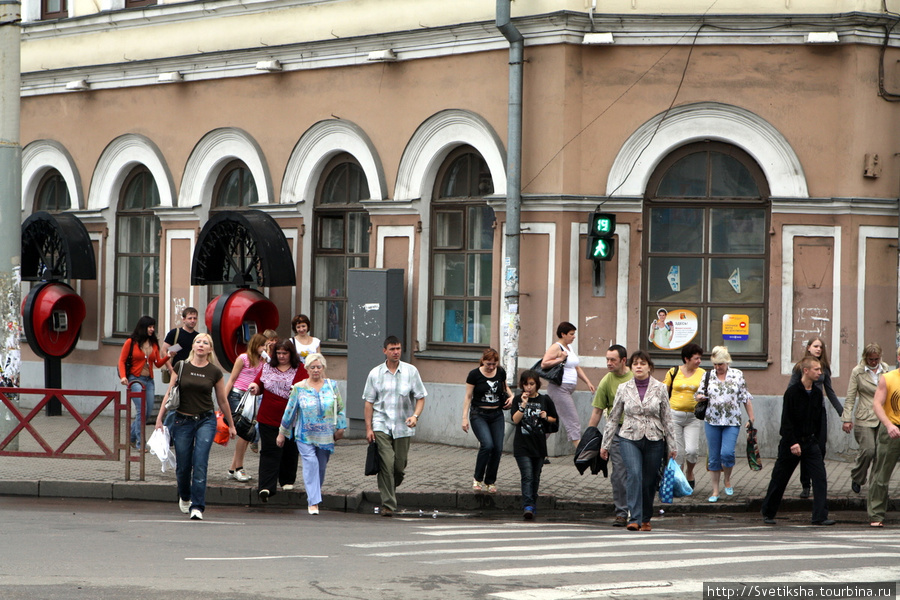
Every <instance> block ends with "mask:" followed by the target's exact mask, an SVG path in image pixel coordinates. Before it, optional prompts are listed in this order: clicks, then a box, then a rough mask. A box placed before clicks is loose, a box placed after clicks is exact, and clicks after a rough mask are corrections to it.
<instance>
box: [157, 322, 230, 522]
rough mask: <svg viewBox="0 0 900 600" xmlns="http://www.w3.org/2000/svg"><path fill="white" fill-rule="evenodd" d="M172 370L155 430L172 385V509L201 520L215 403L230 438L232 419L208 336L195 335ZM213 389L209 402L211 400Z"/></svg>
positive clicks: (214, 432) (160, 421)
mask: <svg viewBox="0 0 900 600" xmlns="http://www.w3.org/2000/svg"><path fill="white" fill-rule="evenodd" d="M179 373H180V374H179ZM175 374H176V375H177V377H175V378H173V379H172V381H171V382H170V383H169V389H168V390H166V395H165V397H164V398H163V402H162V406H161V407H160V409H159V415H157V417H156V428H157V429H162V427H163V420H164V419H165V416H166V402H167V401H168V399H169V394H171V393H172V389H173V388H174V387H175V385H178V387H179V393H180V398H181V401H180V402H179V404H178V408H176V409H175V420H174V423H173V425H172V431H171V435H172V441H173V443H174V444H175V464H176V466H175V478H176V480H177V481H178V507H179V508H180V509H181V512H183V513H185V514H188V513H190V515H191V519H194V520H202V519H203V511H204V510H205V509H206V471H207V467H208V466H209V449H210V448H211V447H212V443H213V438H214V437H215V435H216V412H215V410H216V404H217V403H218V406H219V410H221V411H222V414H223V415H224V416H225V422H227V423H228V433H229V437H230V438H231V439H234V438H235V436H236V435H237V432H236V431H235V430H234V421H233V420H232V419H231V408H230V407H229V405H228V396H227V395H226V394H225V381H224V379H222V369H220V368H219V365H218V362H217V361H216V355H215V353H214V352H213V347H212V338H211V337H210V336H209V334H208V333H199V334H197V337H195V338H194V343H193V344H192V345H191V353H190V355H188V359H187V360H186V361H184V362H181V363H178V364H177V365H175ZM213 393H215V396H216V397H215V401H213Z"/></svg>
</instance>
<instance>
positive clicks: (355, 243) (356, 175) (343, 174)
mask: <svg viewBox="0 0 900 600" xmlns="http://www.w3.org/2000/svg"><path fill="white" fill-rule="evenodd" d="M322 173H323V175H322V179H321V180H320V183H319V188H318V190H317V191H316V207H315V213H314V218H315V224H314V226H315V240H314V245H313V264H314V268H313V314H312V321H313V327H312V331H313V332H314V333H315V334H316V336H317V337H320V338H321V339H322V340H323V341H329V342H337V343H339V344H344V343H346V342H347V269H352V268H354V267H368V266H369V213H368V212H366V210H365V209H364V208H363V207H362V205H361V204H360V202H361V201H362V200H368V199H369V197H370V196H369V184H368V181H367V180H366V175H365V173H364V172H363V170H362V167H360V166H359V163H358V162H356V160H355V159H354V158H353V157H352V156H350V155H349V154H340V155H338V156H336V157H335V158H333V159H332V160H331V161H330V162H329V163H328V164H327V165H326V166H325V169H324V171H323V172H322Z"/></svg>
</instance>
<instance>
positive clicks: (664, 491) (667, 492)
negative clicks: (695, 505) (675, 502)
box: [659, 458, 680, 504]
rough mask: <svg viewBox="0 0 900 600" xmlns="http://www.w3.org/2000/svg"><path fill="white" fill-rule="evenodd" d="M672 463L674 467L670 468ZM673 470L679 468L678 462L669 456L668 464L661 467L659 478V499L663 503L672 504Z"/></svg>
mask: <svg viewBox="0 0 900 600" xmlns="http://www.w3.org/2000/svg"><path fill="white" fill-rule="evenodd" d="M673 465H674V466H675V469H673V468H672V466H673ZM675 470H680V469H678V463H676V462H675V461H674V460H672V459H671V458H670V459H669V464H668V465H666V468H665V469H663V474H662V479H660V480H659V501H660V502H662V503H663V504H672V497H673V495H674V492H675Z"/></svg>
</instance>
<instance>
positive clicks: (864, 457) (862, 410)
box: [841, 344, 890, 494]
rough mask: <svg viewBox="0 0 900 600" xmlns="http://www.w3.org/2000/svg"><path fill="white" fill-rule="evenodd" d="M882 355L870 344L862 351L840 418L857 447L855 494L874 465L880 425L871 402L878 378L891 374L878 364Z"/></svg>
mask: <svg viewBox="0 0 900 600" xmlns="http://www.w3.org/2000/svg"><path fill="white" fill-rule="evenodd" d="M881 354H882V352H881V346H879V345H878V344H869V345H868V346H866V347H865V349H864V350H863V352H862V359H861V360H860V361H859V364H858V365H856V366H855V367H853V370H852V371H850V383H849V384H848V385H847V398H846V400H844V413H843V414H842V415H841V420H842V421H843V422H844V425H843V429H844V432H845V433H850V431H853V437H855V438H856V443H857V444H859V448H858V449H857V450H856V465H854V467H853V470H852V471H850V487H851V489H852V490H853V492H854V493H856V494H858V493H859V492H860V491H861V490H862V486H863V485H865V483H866V474H867V473H868V472H869V467H870V466H872V465H873V464H874V463H875V438H876V433H877V432H878V425H879V421H878V417H877V416H875V409H873V408H872V402H873V401H874V400H875V389H876V388H877V387H878V378H879V377H881V376H882V375H884V374H885V373H887V372H888V371H889V370H890V367H888V365H887V363H886V362H884V361H882V360H881ZM857 400H858V402H857ZM854 408H856V415H854V414H853V409H854Z"/></svg>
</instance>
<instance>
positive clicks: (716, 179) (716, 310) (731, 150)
mask: <svg viewBox="0 0 900 600" xmlns="http://www.w3.org/2000/svg"><path fill="white" fill-rule="evenodd" d="M645 200H646V202H645V203H644V223H645V227H644V237H643V243H644V257H645V260H644V263H643V264H644V269H643V271H642V272H643V300H644V302H643V321H642V323H643V331H645V332H647V337H646V338H645V339H646V341H645V343H644V345H645V346H647V347H649V349H650V350H651V351H653V352H659V353H669V354H675V353H676V352H677V349H678V348H680V347H681V346H683V345H685V344H687V343H688V342H691V341H693V342H696V343H698V344H700V345H701V346H703V348H704V350H705V351H707V352H708V351H709V350H710V349H711V348H712V347H713V346H718V345H727V346H728V348H729V350H730V352H731V353H732V354H738V355H744V357H746V358H760V357H763V358H764V357H765V354H766V347H767V346H766V335H767V333H766V318H767V314H768V280H769V236H768V231H769V215H770V212H771V210H770V207H771V204H770V202H769V188H768V184H767V183H766V179H765V176H764V175H763V173H762V170H761V169H760V168H759V165H757V164H756V162H755V161H754V160H753V159H752V158H751V157H750V156H749V155H748V154H747V153H746V152H744V151H742V150H740V149H738V148H736V147H734V146H731V145H728V144H723V143H714V142H699V143H696V144H690V145H688V146H684V147H682V148H679V149H678V150H676V151H674V152H673V153H672V154H670V155H669V156H668V157H666V158H665V159H664V160H663V161H662V162H661V163H660V164H659V166H658V167H657V168H656V170H655V171H654V173H653V175H652V176H651V178H650V180H649V182H648V185H647V192H646V197H645ZM692 315H695V316H696V319H694V317H693V316H692Z"/></svg>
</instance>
